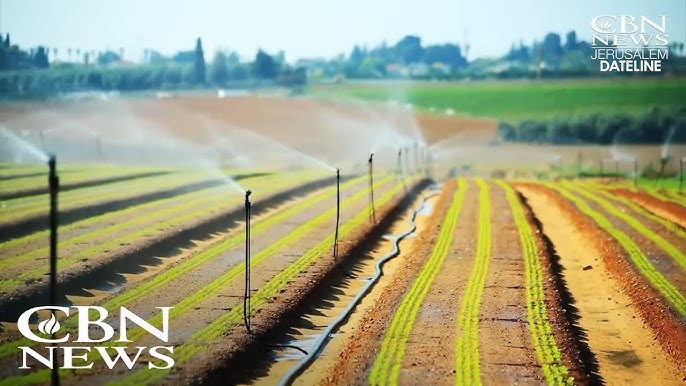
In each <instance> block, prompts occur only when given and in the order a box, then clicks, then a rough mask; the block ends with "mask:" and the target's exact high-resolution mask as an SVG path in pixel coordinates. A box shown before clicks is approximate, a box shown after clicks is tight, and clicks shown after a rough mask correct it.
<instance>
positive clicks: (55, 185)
mask: <svg viewBox="0 0 686 386" xmlns="http://www.w3.org/2000/svg"><path fill="white" fill-rule="evenodd" d="M41 133H42V132H41ZM48 170H49V171H48V187H49V190H50V281H49V283H48V293H49V297H50V304H51V305H52V306H53V307H56V306H57V194H58V193H59V190H60V179H59V177H58V176H57V159H56V157H55V156H54V155H51V156H50V157H49V159H48ZM52 318H54V319H55V320H57V319H56V316H55V311H53V312H52V317H51V319H52ZM55 330H57V329H55ZM56 332H57V331H53V332H52V339H53V341H54V339H55V333H56ZM56 345H57V344H56V343H55V344H54V345H53V347H56ZM58 368H59V366H58V364H57V355H53V357H52V369H51V371H50V381H51V384H52V385H53V386H57V385H59V384H60V378H59V373H58Z"/></svg>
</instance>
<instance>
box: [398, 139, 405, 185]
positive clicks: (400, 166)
mask: <svg viewBox="0 0 686 386" xmlns="http://www.w3.org/2000/svg"><path fill="white" fill-rule="evenodd" d="M402 157H403V148H402V147H401V148H400V149H398V176H400V182H402V183H403V190H404V191H405V193H407V185H405V177H404V176H403V159H402Z"/></svg>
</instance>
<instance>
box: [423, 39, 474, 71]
mask: <svg viewBox="0 0 686 386" xmlns="http://www.w3.org/2000/svg"><path fill="white" fill-rule="evenodd" d="M423 61H424V62H425V63H427V64H429V65H431V64H434V63H443V64H447V65H449V66H451V67H453V68H460V67H464V66H466V65H467V59H465V57H464V56H462V50H461V49H460V47H459V46H457V45H455V44H442V45H432V46H428V47H426V49H425V50H424V58H423Z"/></svg>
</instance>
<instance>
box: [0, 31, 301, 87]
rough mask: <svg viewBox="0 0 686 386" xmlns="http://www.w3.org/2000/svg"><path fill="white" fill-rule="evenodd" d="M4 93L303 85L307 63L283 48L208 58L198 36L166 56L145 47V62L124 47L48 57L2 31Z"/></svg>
mask: <svg viewBox="0 0 686 386" xmlns="http://www.w3.org/2000/svg"><path fill="white" fill-rule="evenodd" d="M0 41H2V44H1V45H0V95H4V96H6V97H28V98H30V97H41V96H49V95H52V94H55V93H61V92H72V91H86V90H102V91H140V90H155V89H160V90H176V89H187V88H203V87H210V86H214V87H226V86H229V85H230V84H234V85H235V84H242V85H254V84H255V83H268V84H278V85H282V86H289V87H300V86H302V85H304V84H305V82H306V79H307V78H306V72H305V69H304V68H295V67H293V66H291V65H289V64H287V63H285V61H284V60H283V53H280V54H279V55H275V56H272V55H269V54H268V53H266V52H264V51H262V50H258V52H257V53H256V55H255V59H254V60H253V61H252V62H247V63H246V62H241V61H240V60H239V58H238V55H236V54H235V53H226V52H221V51H219V52H217V53H215V55H214V57H213V59H212V61H211V63H209V64H208V63H206V62H205V53H204V50H203V47H202V41H201V39H200V38H198V39H196V44H195V49H193V50H188V51H181V52H178V53H176V54H175V55H173V56H172V57H169V58H168V57H165V56H163V55H161V54H160V53H159V52H156V51H154V50H146V51H145V60H144V63H143V64H132V63H127V62H125V61H123V50H120V52H115V51H111V50H108V51H104V52H101V53H99V54H98V56H97V58H96V60H95V61H94V62H93V63H91V61H90V59H91V57H90V53H89V52H85V53H84V57H83V62H81V63H52V64H51V63H49V61H48V55H47V50H46V49H45V48H44V47H42V46H41V47H38V48H37V49H35V50H29V51H28V52H27V51H24V50H21V49H20V48H19V47H18V46H17V45H12V44H11V42H10V36H9V34H8V35H7V36H6V38H4V39H2V36H0Z"/></svg>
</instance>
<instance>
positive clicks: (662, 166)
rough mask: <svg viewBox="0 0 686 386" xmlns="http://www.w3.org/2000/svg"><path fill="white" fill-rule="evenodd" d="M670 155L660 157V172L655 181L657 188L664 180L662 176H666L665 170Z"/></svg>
mask: <svg viewBox="0 0 686 386" xmlns="http://www.w3.org/2000/svg"><path fill="white" fill-rule="evenodd" d="M669 159H670V158H669V157H664V156H663V157H661V158H660V172H659V173H658V174H657V181H655V187H656V188H657V187H658V186H659V185H660V181H661V180H662V177H663V176H664V172H665V167H666V166H667V164H668V163H669Z"/></svg>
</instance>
